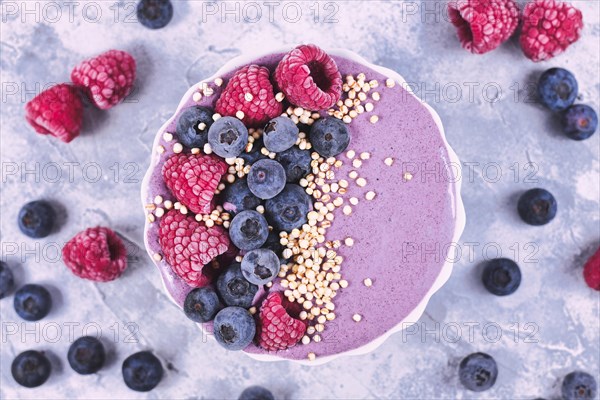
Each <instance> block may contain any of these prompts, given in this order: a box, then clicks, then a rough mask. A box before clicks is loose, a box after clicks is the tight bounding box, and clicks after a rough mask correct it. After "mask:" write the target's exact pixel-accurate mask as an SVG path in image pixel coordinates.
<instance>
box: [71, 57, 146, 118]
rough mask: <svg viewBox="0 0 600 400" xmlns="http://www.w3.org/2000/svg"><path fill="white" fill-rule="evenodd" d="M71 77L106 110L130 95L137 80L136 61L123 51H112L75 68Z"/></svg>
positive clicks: (96, 103) (97, 104) (91, 98)
mask: <svg viewBox="0 0 600 400" xmlns="http://www.w3.org/2000/svg"><path fill="white" fill-rule="evenodd" d="M71 80H72V81H73V83H74V84H75V85H76V86H80V87H81V88H82V89H83V90H84V91H85V92H86V93H87V95H88V97H89V98H90V100H91V101H92V102H93V103H94V104H95V105H96V106H97V107H98V108H100V109H102V110H107V109H109V108H111V107H113V106H115V105H117V104H118V103H120V102H121V101H123V99H125V97H127V95H128V94H129V93H130V92H131V89H132V88H133V81H134V80H135V60H134V59H133V57H132V56H131V55H130V54H129V53H126V52H124V51H121V50H109V51H107V52H106V53H102V54H100V55H99V56H97V57H94V58H91V59H89V60H85V61H83V62H81V63H80V64H79V65H78V66H76V67H75V68H73V71H72V72H71Z"/></svg>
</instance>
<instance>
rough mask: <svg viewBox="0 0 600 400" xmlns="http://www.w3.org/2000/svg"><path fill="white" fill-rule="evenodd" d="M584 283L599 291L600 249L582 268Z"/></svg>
mask: <svg viewBox="0 0 600 400" xmlns="http://www.w3.org/2000/svg"><path fill="white" fill-rule="evenodd" d="M583 277H584V279H585V283H587V284H588V286H589V287H591V288H592V289H595V290H600V248H598V250H596V253H594V255H593V256H591V257H590V259H589V260H588V261H587V262H586V263H585V266H584V267H583Z"/></svg>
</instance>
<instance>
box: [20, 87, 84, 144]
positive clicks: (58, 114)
mask: <svg viewBox="0 0 600 400" xmlns="http://www.w3.org/2000/svg"><path fill="white" fill-rule="evenodd" d="M25 118H26V119H27V122H29V124H30V125H31V126H32V127H33V129H35V131H36V132H37V133H41V134H42V135H52V136H55V137H57V138H59V139H60V140H62V141H63V142H65V143H69V142H70V141H71V140H73V139H75V138H76V137H77V136H79V130H80V129H81V121H82V119H83V105H82V104H81V99H80V98H79V93H77V89H75V88H74V87H73V86H71V85H67V84H66V83H61V84H60V85H56V86H52V87H51V88H50V89H47V90H44V91H43V92H42V93H40V94H38V95H37V96H35V97H34V98H33V99H32V100H31V101H30V102H29V103H27V105H25Z"/></svg>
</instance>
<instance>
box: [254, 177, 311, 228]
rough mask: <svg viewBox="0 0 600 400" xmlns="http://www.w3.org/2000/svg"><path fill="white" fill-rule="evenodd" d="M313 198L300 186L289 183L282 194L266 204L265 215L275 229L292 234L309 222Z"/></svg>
mask: <svg viewBox="0 0 600 400" xmlns="http://www.w3.org/2000/svg"><path fill="white" fill-rule="evenodd" d="M311 210H312V201H311V198H310V196H309V195H308V194H306V192H305V191H304V189H303V188H302V187H300V186H298V185H295V184H292V183H288V184H287V185H285V188H284V189H283V191H282V192H281V193H279V194H278V195H277V196H275V197H274V198H272V199H270V200H267V201H266V203H265V215H266V216H267V219H268V220H269V222H270V223H271V225H272V226H273V228H274V229H276V230H277V231H286V232H290V231H292V230H293V229H295V228H301V227H302V225H304V224H305V223H306V222H307V219H306V214H308V213H309V211H311Z"/></svg>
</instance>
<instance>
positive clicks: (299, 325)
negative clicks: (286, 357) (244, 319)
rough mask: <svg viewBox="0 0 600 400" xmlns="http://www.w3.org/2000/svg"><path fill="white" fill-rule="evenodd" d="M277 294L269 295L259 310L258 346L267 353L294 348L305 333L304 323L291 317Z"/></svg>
mask: <svg viewBox="0 0 600 400" xmlns="http://www.w3.org/2000/svg"><path fill="white" fill-rule="evenodd" d="M282 302H283V297H282V295H281V293H279V292H272V293H269V295H268V296H267V298H266V299H265V301H264V302H263V304H262V306H261V308H260V323H259V326H258V329H257V332H258V333H257V335H258V344H259V345H260V347H262V348H263V349H266V350H268V351H278V350H285V349H287V348H289V347H292V346H294V345H295V344H296V343H298V342H299V341H300V339H302V336H304V333H305V332H306V323H305V322H304V321H302V320H299V319H295V318H293V317H291V316H290V315H289V314H288V312H287V310H286V309H285V307H284V306H283V304H282Z"/></svg>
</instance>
